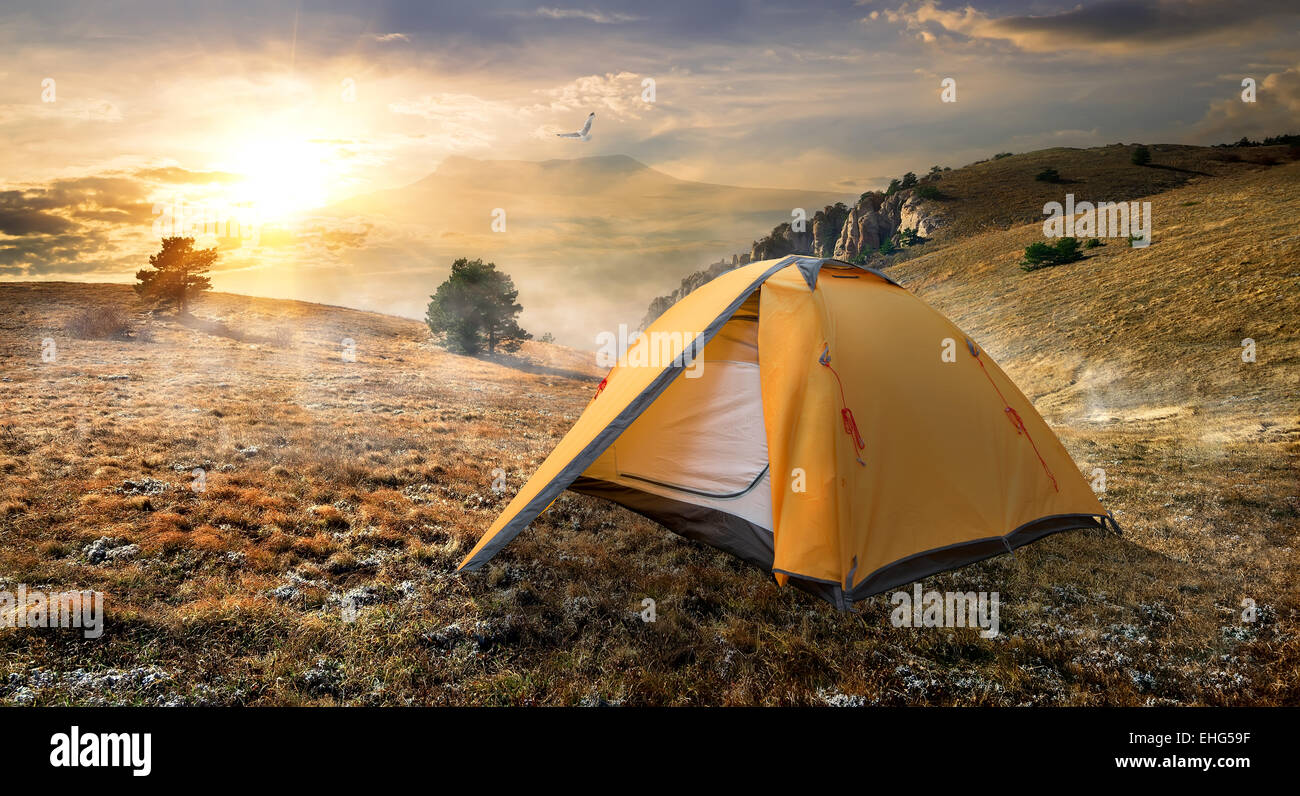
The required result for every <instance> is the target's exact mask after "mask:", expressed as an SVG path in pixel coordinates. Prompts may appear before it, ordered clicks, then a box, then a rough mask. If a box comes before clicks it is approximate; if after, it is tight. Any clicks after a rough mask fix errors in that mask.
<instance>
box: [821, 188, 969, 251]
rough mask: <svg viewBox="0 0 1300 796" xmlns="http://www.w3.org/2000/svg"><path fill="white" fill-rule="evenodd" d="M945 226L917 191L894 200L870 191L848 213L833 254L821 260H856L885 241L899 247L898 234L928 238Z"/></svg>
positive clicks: (902, 193) (931, 203)
mask: <svg viewBox="0 0 1300 796" xmlns="http://www.w3.org/2000/svg"><path fill="white" fill-rule="evenodd" d="M943 224H944V217H943V216H942V215H940V214H939V213H938V212H937V203H936V202H935V201H933V200H927V199H922V198H921V197H919V196H917V195H916V189H914V188H908V189H906V190H902V191H898V192H897V193H895V194H893V195H891V196H885V195H884V194H883V193H880V192H878V191H869V192H867V193H864V194H863V195H862V197H861V198H860V199H858V203H857V204H856V205H855V206H854V207H853V209H852V210H850V211H849V214H848V218H846V219H845V221H844V226H843V227H842V228H841V229H840V234H839V237H838V238H837V239H836V241H835V246H834V250H833V252H832V253H831V254H829V255H822V256H830V257H834V258H835V259H837V260H853V259H854V258H855V257H857V256H858V255H859V254H862V253H864V252H873V251H876V250H877V249H879V248H880V245H881V244H882V243H884V242H885V241H891V242H893V243H897V242H898V241H897V236H898V234H899V233H900V232H902V231H903V230H905V229H910V230H915V231H916V234H918V235H920V236H921V237H922V238H928V237H930V236H931V235H932V234H933V233H934V232H935V231H936V230H938V229H939V228H940V227H942V226H943Z"/></svg>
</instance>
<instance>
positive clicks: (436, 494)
mask: <svg viewBox="0 0 1300 796" xmlns="http://www.w3.org/2000/svg"><path fill="white" fill-rule="evenodd" d="M1298 170H1300V165H1296V164H1291V165H1285V166H1278V167H1274V168H1272V169H1263V170H1259V169H1256V170H1241V171H1239V172H1236V173H1233V174H1228V175H1226V176H1222V177H1219V178H1215V179H1209V178H1205V179H1201V178H1197V179H1193V180H1191V181H1190V182H1187V183H1186V184H1185V185H1182V187H1179V188H1177V189H1176V190H1172V191H1168V192H1166V193H1163V194H1159V195H1157V196H1155V197H1154V198H1153V201H1154V202H1155V234H1154V240H1155V242H1154V244H1153V245H1152V246H1151V247H1150V248H1148V249H1146V250H1131V249H1128V248H1127V247H1126V246H1125V245H1124V244H1123V242H1122V241H1111V242H1110V243H1108V244H1107V245H1106V246H1104V247H1101V248H1099V249H1093V250H1090V253H1091V254H1092V255H1093V256H1091V257H1089V258H1088V259H1086V260H1083V261H1081V262H1077V263H1073V264H1070V265H1066V266H1060V267H1056V268H1051V269H1046V270H1043V271H1039V272H1035V273H1032V274H1025V273H1022V272H1021V271H1020V270H1019V269H1018V268H1017V267H1016V260H1017V259H1018V257H1019V253H1020V251H1022V250H1023V248H1024V246H1025V245H1026V244H1027V243H1028V242H1030V241H1032V240H1033V239H1035V237H1036V236H1037V235H1038V234H1039V232H1038V227H1037V225H1031V226H1024V227H1016V228H1012V229H1008V230H1001V231H998V230H995V231H991V232H987V233H985V234H982V235H980V236H978V237H973V238H969V239H966V240H962V241H958V242H956V243H953V244H952V245H947V246H943V247H942V248H938V249H937V250H934V251H932V253H929V254H923V256H919V257H914V258H912V259H910V260H907V261H906V262H903V263H900V264H899V265H897V266H896V267H895V268H894V270H893V272H892V273H893V275H894V276H895V277H897V278H899V279H900V281H902V282H903V283H904V284H906V285H908V286H909V287H911V288H912V289H914V290H916V291H917V292H918V293H919V294H920V295H921V296H923V297H924V298H926V299H927V300H929V301H930V302H932V303H933V304H934V305H935V306H937V307H938V308H939V309H941V310H943V311H944V312H945V313H947V314H948V315H949V316H950V317H951V318H952V319H953V320H954V321H955V322H956V323H957V324H958V325H959V326H961V327H962V328H963V329H965V330H966V331H967V332H968V333H969V334H970V335H971V336H972V337H974V338H975V339H977V340H979V341H980V342H981V343H982V344H984V345H985V346H986V347H987V348H988V350H989V351H990V352H991V353H992V354H993V355H994V356H995V357H996V358H997V359H998V360H999V362H1001V363H1002V365H1003V366H1004V367H1005V368H1006V369H1007V370H1008V371H1009V373H1010V374H1011V375H1012V377H1013V378H1014V379H1016V381H1017V383H1018V384H1020V385H1021V387H1022V388H1023V389H1024V391H1025V392H1026V394H1028V395H1029V396H1030V397H1031V398H1032V399H1033V400H1034V401H1035V403H1036V404H1037V405H1038V407H1039V408H1040V410H1041V411H1043V413H1044V414H1045V415H1046V417H1047V418H1048V420H1049V422H1051V423H1052V424H1053V426H1054V427H1055V428H1056V429H1057V430H1058V432H1059V434H1060V435H1061V437H1062V439H1063V440H1064V442H1065V443H1066V445H1067V447H1069V448H1070V450H1071V452H1072V453H1073V455H1074V456H1075V458H1076V461H1077V462H1078V464H1079V465H1080V467H1081V468H1082V469H1083V470H1084V472H1085V473H1087V472H1090V471H1091V469H1092V468H1093V467H1103V468H1105V470H1106V473H1107V480H1108V491H1107V493H1106V495H1105V497H1104V500H1105V502H1106V503H1107V505H1108V506H1110V507H1111V508H1113V509H1114V510H1115V512H1116V514H1117V516H1118V517H1119V518H1120V521H1121V522H1122V523H1123V524H1124V527H1125V530H1126V535H1125V536H1124V537H1122V538H1116V537H1115V536H1113V535H1103V534H1086V533H1071V534H1063V535H1060V536H1055V537H1052V538H1050V539H1047V540H1044V541H1043V542H1040V543H1038V544H1035V545H1031V546H1030V547H1027V548H1024V549H1022V550H1021V551H1018V552H1017V553H1016V554H1015V555H1014V556H1003V557H1000V558H997V559H993V560H990V561H987V562H984V563H982V564H978V565H974V566H971V567H967V568H964V569H962V570H959V571H957V572H953V573H947V574H944V575H942V576H939V577H936V578H930V579H928V580H927V582H926V586H927V588H936V589H939V590H945V589H961V590H963V591H964V590H969V589H987V590H996V591H999V592H1000V593H1001V595H1002V600H1003V607H1002V616H1001V620H1002V634H1001V635H1000V636H999V637H998V638H995V639H982V638H980V637H979V636H978V635H977V634H976V633H975V632H974V631H973V630H969V629H951V630H945V629H931V630H911V629H906V628H894V627H892V626H891V625H890V624H889V621H888V612H889V609H890V606H889V603H888V601H887V598H886V597H883V596H882V597H878V598H875V599H872V600H868V601H866V602H865V603H863V604H862V606H861V607H862V611H861V613H859V614H839V613H836V612H834V611H833V610H831V609H830V608H829V606H826V605H824V604H822V603H820V602H819V601H816V600H813V599H812V598H810V597H807V596H806V595H803V594H802V593H799V592H797V591H794V590H788V589H779V588H777V587H776V586H775V585H773V584H772V583H771V581H770V579H769V578H768V577H766V576H765V575H764V574H763V573H760V572H757V571H755V570H754V569H752V568H749V567H746V566H744V565H742V564H740V563H738V562H737V561H735V560H734V559H732V558H730V557H728V556H726V555H724V554H721V553H718V552H716V551H713V550H710V549H708V548H705V547H702V546H699V545H697V544H694V543H691V542H687V541H684V540H681V539H679V538H677V537H675V536H673V535H672V534H670V533H668V532H667V531H665V530H663V529H662V528H660V527H658V526H656V525H654V524H652V523H650V522H648V521H646V520H643V519H641V518H638V517H635V516H634V515H632V514H630V513H628V512H625V511H623V510H622V509H619V508H617V507H613V506H610V505H608V504H605V503H602V502H600V501H597V500H593V499H589V498H584V497H578V496H573V495H565V496H563V497H561V498H560V499H559V500H558V501H557V502H556V503H555V505H554V506H552V508H551V509H550V510H549V511H547V512H546V513H545V514H543V516H542V517H541V518H539V519H538V521H536V522H535V523H533V526H532V528H531V530H530V531H528V532H526V533H524V534H523V535H521V536H520V537H519V538H518V539H517V540H516V542H515V543H514V544H513V545H512V546H511V547H510V548H509V549H507V550H506V551H505V552H504V553H503V554H502V555H501V556H500V557H499V558H498V559H497V560H495V561H494V562H492V564H491V565H489V566H488V567H486V568H485V571H483V572H480V573H476V574H474V575H472V576H467V577H456V576H454V575H453V574H452V570H453V568H454V566H455V564H456V563H457V562H458V561H459V559H460V557H461V556H462V555H463V553H464V552H465V550H467V549H468V546H470V545H471V544H472V543H473V541H474V540H475V539H476V538H477V537H478V535H479V534H480V533H481V532H482V531H483V530H484V529H485V528H486V527H487V526H488V524H489V523H490V522H491V520H492V519H493V517H494V516H495V514H496V512H497V511H498V510H499V509H500V508H501V507H502V506H503V505H504V503H505V500H506V497H507V496H508V495H509V494H510V493H512V492H513V491H514V490H515V489H517V488H518V487H519V486H520V485H521V484H522V482H523V480H524V479H525V478H526V477H527V476H528V475H529V474H530V473H531V471H532V470H533V468H534V467H535V466H536V464H537V463H539V462H540V461H541V459H542V458H544V457H545V455H546V454H547V453H548V452H549V450H550V449H551V447H552V446H553V444H554V443H555V441H556V440H557V439H558V438H559V436H560V435H562V434H563V433H564V431H566V430H567V429H568V427H569V425H570V424H571V423H572V421H573V420H574V419H575V418H576V416H577V414H578V413H579V412H580V411H581V409H582V407H583V406H584V405H585V403H586V401H587V400H588V398H589V397H590V395H591V393H592V390H593V388H594V382H595V379H596V378H598V377H599V375H600V374H597V373H594V372H593V371H592V369H591V368H590V367H589V366H588V365H587V364H586V362H587V360H586V357H584V356H582V355H579V354H576V353H575V352H570V351H567V350H565V349H560V348H556V347H551V346H543V345H540V344H530V345H529V346H528V347H526V348H525V349H524V351H523V352H521V355H520V356H519V357H517V358H514V359H510V360H505V359H503V361H502V362H500V363H493V362H485V361H481V360H474V359H467V358H463V357H457V356H453V355H450V354H448V353H446V352H444V351H443V350H441V349H440V348H438V347H437V346H435V345H433V344H432V343H430V342H429V341H428V339H427V333H426V331H425V329H424V328H423V326H421V325H420V324H418V323H415V322H412V321H406V320H402V319H397V318H390V317H384V316H377V315H372V314H367V313H360V312H353V311H350V310H344V309H338V308H330V307H322V306H317V305H308V304H301V303H296V302H284V301H271V300H262V299H251V298H246V297H239V296H229V295H212V296H208V297H206V298H205V299H203V300H202V301H201V302H200V303H199V305H198V306H197V307H196V309H195V312H196V315H197V316H199V317H200V318H202V319H205V321H204V322H190V323H187V324H180V323H177V322H176V321H174V320H169V319H162V318H147V317H144V316H142V315H140V314H138V313H137V314H136V315H135V316H134V317H133V318H132V320H131V323H132V325H133V326H134V328H135V330H136V331H137V336H136V339H126V340H102V341H100V340H81V339H75V338H72V337H69V336H68V335H67V334H66V333H65V331H64V329H65V326H66V324H67V322H68V320H69V319H70V318H71V317H73V315H74V314H75V313H77V312H79V311H81V310H83V309H84V308H85V307H87V306H98V305H105V306H107V305H114V304H117V305H123V306H131V294H130V290H129V288H128V287H126V286H116V285H72V284H4V285H0V306H2V307H3V308H4V311H3V313H2V314H0V357H2V358H3V359H2V360H0V361H2V363H3V377H4V379H5V380H6V381H4V382H3V383H0V400H2V401H3V403H2V409H3V419H2V420H0V474H3V477H2V481H0V484H2V486H0V588H10V587H12V586H13V585H14V584H18V583H27V584H29V585H31V586H33V587H36V586H41V587H44V588H47V589H51V590H60V589H83V588H93V589H98V590H101V591H103V592H105V593H106V600H107V610H108V623H107V628H106V631H105V633H104V636H103V638H101V639H98V640H87V639H83V638H81V637H80V635H78V634H76V633H75V632H74V631H54V632H52V631H44V630H0V701H5V702H11V703H24V704H27V703H35V704H63V703H74V704H86V703H96V702H108V703H128V704H178V703H198V704H314V703H326V704H329V703H336V702H343V703H361V704H412V703H414V704H574V703H579V702H584V701H586V702H591V701H599V700H608V701H620V700H621V701H623V702H626V703H632V704H786V703H821V702H825V701H830V702H833V703H858V702H863V703H880V704H916V703H929V704H1164V703H1178V704H1241V703H1267V704H1278V703H1284V704H1295V703H1297V702H1300V672H1298V671H1297V670H1298V668H1300V642H1298V641H1297V638H1296V620H1297V612H1298V611H1300V603H1298V601H1297V594H1296V588H1295V585H1294V582H1295V581H1294V574H1293V573H1294V572H1295V566H1296V563H1297V562H1296V560H1295V555H1296V554H1295V544H1296V530H1297V517H1298V516H1300V506H1298V504H1297V476H1296V473H1297V471H1296V454H1297V445H1298V444H1300V439H1298V435H1300V427H1298V426H1297V404H1296V396H1297V373H1300V371H1298V370H1297V367H1296V366H1297V364H1300V362H1298V360H1300V342H1298V341H1297V337H1296V329H1295V322H1296V318H1297V317H1300V312H1298V310H1300V307H1297V296H1300V234H1298V233H1300V230H1298V229H1297V224H1296V221H1295V219H1296V218H1297V212H1300V192H1297V191H1296V181H1297V174H1298V173H1300V172H1298ZM1063 171H1064V170H1063ZM1066 176H1069V175H1068V173H1067V174H1066ZM1058 187H1063V188H1068V187H1069V186H1058ZM1061 192H1062V193H1063V191H1061ZM1119 198H1122V197H1119ZM1225 222H1227V223H1225ZM146 329H147V330H148V331H149V334H148V335H145V337H151V340H150V341H144V340H141V339H139V337H140V335H139V334H138V332H140V331H142V330H146ZM45 337H52V338H54V340H55V342H56V344H57V347H58V356H57V360H56V361H55V362H52V363H47V362H42V361H41V356H40V354H41V341H42V339H43V338H45ZM1244 337H1252V338H1254V339H1255V340H1256V341H1257V342H1258V345H1259V361H1258V362H1257V363H1255V364H1253V365H1245V364H1243V363H1241V361H1240V347H1239V345H1240V341H1241V339H1242V338H1244ZM344 338H350V339H352V340H354V341H355V343H356V361H355V362H347V361H344V359H343V357H342V355H341V354H342V346H343V342H342V341H343V340H344ZM195 468H202V469H203V470H204V472H205V478H206V489H205V491H202V492H195V491H193V490H192V489H191V488H190V485H191V482H192V480H193V476H192V474H191V473H192V471H193V470H194V469H195ZM498 468H499V469H501V470H504V471H505V473H506V494H505V495H498V494H496V493H494V492H493V491H492V488H491V486H492V482H493V477H494V475H493V470H495V469H498ZM103 536H107V537H110V538H111V539H112V540H114V541H112V544H115V545H118V546H121V545H126V544H137V545H139V546H140V551H139V553H138V555H136V556H135V557H132V558H124V559H122V560H117V561H112V562H108V563H102V564H92V563H90V562H89V561H88V560H87V559H86V557H85V554H84V552H83V551H84V549H85V547H86V546H87V545H88V544H90V543H91V542H92V541H93V540H95V539H98V538H100V537H103ZM645 597H651V598H653V599H655V600H656V601H657V603H658V621H656V622H655V623H652V624H647V623H643V622H642V621H641V620H640V618H639V617H638V616H637V612H639V611H640V610H641V600H642V599H643V598H645ZM1245 597H1249V598H1253V599H1255V600H1256V601H1257V602H1258V604H1259V605H1260V606H1261V608H1262V612H1261V617H1260V621H1259V622H1256V623H1254V624H1252V625H1245V624H1243V623H1242V622H1241V621H1240V620H1239V619H1238V614H1239V613H1240V611H1241V608H1240V606H1239V604H1240V602H1241V600H1242V598H1245ZM349 599H350V601H351V603H352V604H353V605H355V606H356V613H355V621H351V622H348V621H345V619H346V618H347V617H346V616H345V614H346V613H347V612H346V611H345V610H344V609H345V604H346V602H347V601H348V600H349Z"/></svg>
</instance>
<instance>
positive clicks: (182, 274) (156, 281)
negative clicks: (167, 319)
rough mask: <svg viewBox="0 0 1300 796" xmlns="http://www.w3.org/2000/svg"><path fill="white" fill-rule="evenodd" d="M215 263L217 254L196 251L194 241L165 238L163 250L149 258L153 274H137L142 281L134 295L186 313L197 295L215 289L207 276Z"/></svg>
mask: <svg viewBox="0 0 1300 796" xmlns="http://www.w3.org/2000/svg"><path fill="white" fill-rule="evenodd" d="M216 262H217V250H216V249H215V248H213V249H195V248H194V238H163V239H162V249H161V250H160V251H159V252H158V253H157V254H154V255H151V256H150V257H149V265H150V266H152V267H153V269H154V270H152V271H151V270H149V269H148V268H143V269H141V270H139V271H136V272H135V278H136V279H139V280H140V283H139V284H137V285H136V286H135V292H136V293H138V294H139V295H141V296H144V297H146V298H157V299H160V300H161V301H163V302H165V303H168V304H172V305H175V306H176V307H177V308H178V309H179V310H180V312H181V313H185V312H186V311H188V309H189V304H190V300H191V299H192V298H193V297H194V296H195V295H197V294H198V293H201V292H202V291H204V290H211V289H212V281H211V280H210V279H208V277H207V273H208V271H209V270H210V269H211V268H212V266H213V265H214V264H215V263H216Z"/></svg>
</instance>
